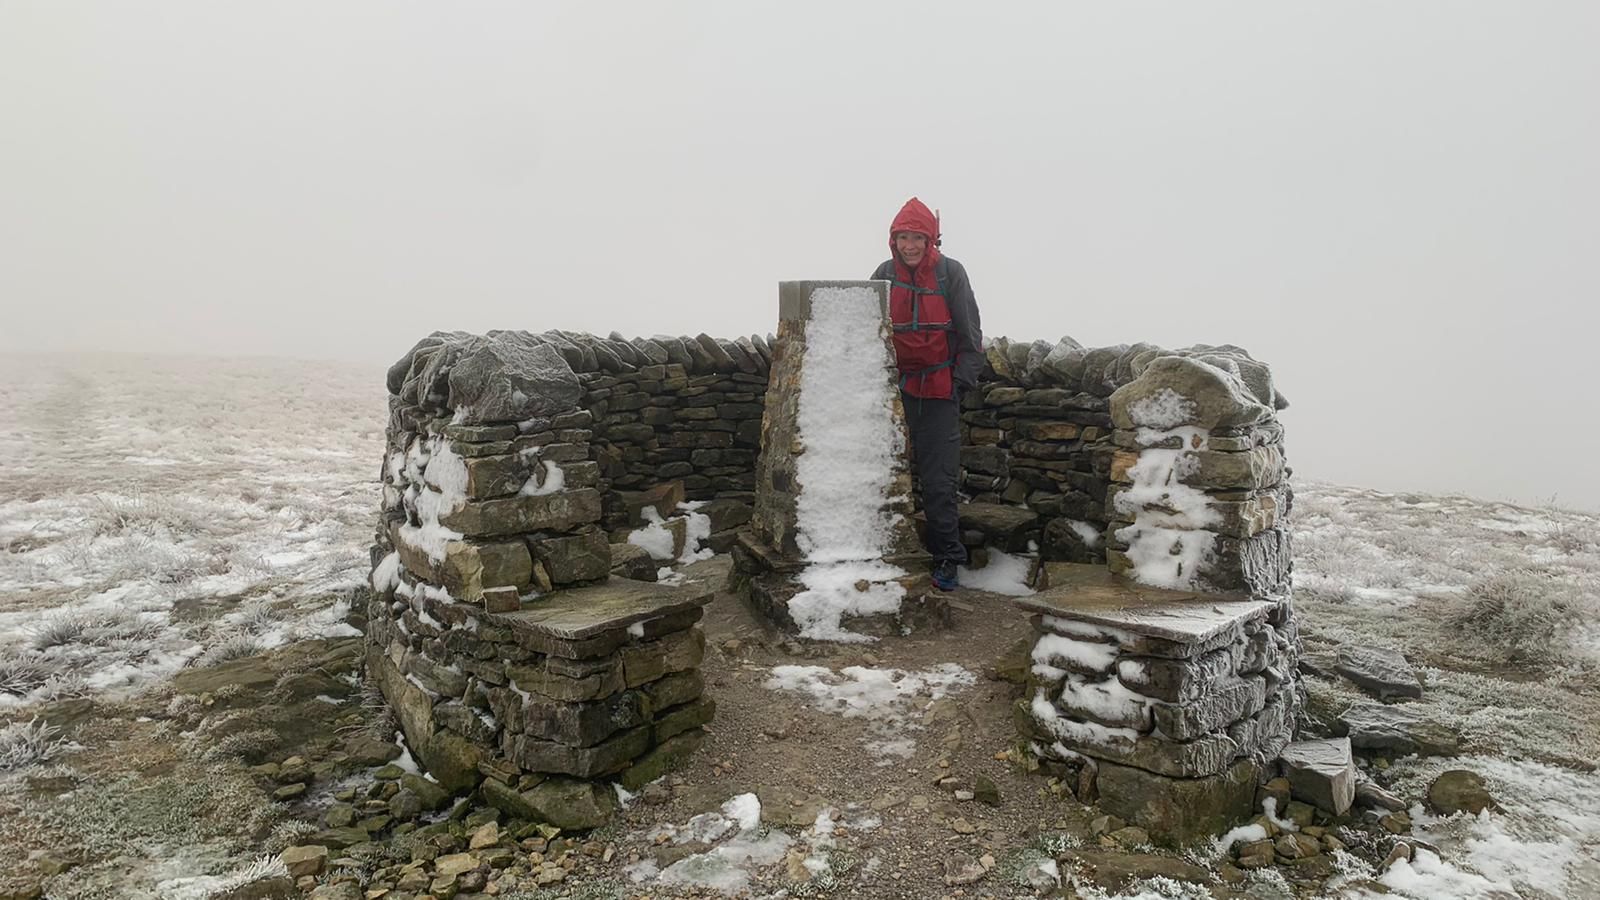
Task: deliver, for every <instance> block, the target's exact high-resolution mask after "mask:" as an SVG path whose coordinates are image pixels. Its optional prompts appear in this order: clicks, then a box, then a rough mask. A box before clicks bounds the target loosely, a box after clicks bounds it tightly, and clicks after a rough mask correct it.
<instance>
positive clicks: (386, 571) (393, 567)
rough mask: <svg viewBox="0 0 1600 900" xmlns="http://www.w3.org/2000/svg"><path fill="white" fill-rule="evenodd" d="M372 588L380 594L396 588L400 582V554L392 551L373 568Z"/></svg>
mask: <svg viewBox="0 0 1600 900" xmlns="http://www.w3.org/2000/svg"><path fill="white" fill-rule="evenodd" d="M371 582H372V589H373V590H374V591H377V592H378V593H380V594H383V593H387V592H389V591H392V590H394V589H395V588H396V587H398V586H399V584H400V554H398V553H395V552H393V551H391V552H390V553H388V554H387V555H385V556H384V558H383V559H381V560H379V561H378V564H377V565H376V566H374V567H373V568H372V578H371Z"/></svg>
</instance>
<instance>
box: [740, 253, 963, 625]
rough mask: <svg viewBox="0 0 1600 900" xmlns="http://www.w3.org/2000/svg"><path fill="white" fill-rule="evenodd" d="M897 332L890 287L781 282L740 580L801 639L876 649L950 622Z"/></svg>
mask: <svg viewBox="0 0 1600 900" xmlns="http://www.w3.org/2000/svg"><path fill="white" fill-rule="evenodd" d="M890 335H891V332H890V328H889V319H888V285H887V283H886V282H882V281H787V282H783V283H781V284H780V285H779V286H778V341H777V344H776V346H775V348H774V353H773V360H772V372H771V375H770V377H769V380H768V387H767V395H766V413H765V416H764V417H763V420H762V434H761V446H762V451H761V455H760V458H759V459H758V460H757V463H756V484H755V509H754V513H753V516H752V518H751V528H750V531H749V532H748V533H746V534H744V535H742V536H741V538H740V540H739V543H738V544H737V545H735V547H734V573H735V574H734V582H735V586H736V587H737V589H738V590H739V591H740V592H741V593H742V594H743V595H744V596H745V597H746V599H748V600H749V601H750V602H751V603H753V604H754V605H755V606H756V607H757V608H758V609H759V610H761V611H762V612H763V613H764V614H765V615H766V616H767V617H768V618H770V619H772V620H773V621H774V622H776V623H778V624H779V625H781V626H784V627H786V628H788V629H790V630H792V631H795V632H797V633H798V634H799V635H800V636H801V637H805V638H812V639H817V640H834V641H865V640H871V639H872V637H873V636H874V635H882V634H894V633H900V632H902V631H904V630H907V629H911V628H916V627H920V626H924V625H927V624H940V623H943V622H944V621H945V620H946V619H947V616H948V609H947V607H946V605H945V603H944V601H943V598H941V597H939V596H938V595H936V594H933V593H931V592H930V590H929V587H930V585H929V581H928V578H927V574H926V573H927V560H928V557H927V554H926V553H925V552H924V551H923V550H922V549H921V545H920V542H919V541H918V539H917V534H916V531H915V528H914V525H913V522H912V519H911V514H912V497H911V474H910V470H909V467H908V464H907V459H906V453H905V450H906V432H905V410H904V409H903V408H902V407H901V402H900V392H899V390H898V388H897V384H896V381H897V377H898V373H897V370H896V368H895V363H894V349H893V346H892V344H891V342H890ZM869 632H870V634H869Z"/></svg>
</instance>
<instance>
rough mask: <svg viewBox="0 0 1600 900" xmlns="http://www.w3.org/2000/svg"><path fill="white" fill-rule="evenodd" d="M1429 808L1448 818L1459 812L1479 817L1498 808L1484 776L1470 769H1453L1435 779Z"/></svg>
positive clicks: (1430, 788)
mask: <svg viewBox="0 0 1600 900" xmlns="http://www.w3.org/2000/svg"><path fill="white" fill-rule="evenodd" d="M1428 806H1429V807H1430V808H1432V809H1433V810H1434V811H1435V812H1438V813H1440V814H1441V815H1446V816H1448V815H1451V814H1452V813H1458V812H1466V813H1471V814H1472V815H1477V814H1478V813H1481V812H1483V811H1484V810H1486V809H1495V808H1496V804H1495V802H1494V795H1492V794H1490V793H1489V788H1488V785H1486V784H1484V781H1483V776H1482V775H1479V774H1478V773H1477V772H1473V771H1471V770H1469V769H1451V770H1450V771H1448V772H1445V773H1443V774H1441V775H1440V776H1439V777H1438V778H1435V779H1434V780H1433V783H1432V784H1430V785H1428Z"/></svg>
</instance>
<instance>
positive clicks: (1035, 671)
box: [1015, 564, 1299, 844]
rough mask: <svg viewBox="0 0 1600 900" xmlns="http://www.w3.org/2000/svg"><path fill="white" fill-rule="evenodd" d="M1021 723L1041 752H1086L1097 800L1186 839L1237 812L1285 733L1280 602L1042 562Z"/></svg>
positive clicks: (1287, 689) (1287, 664)
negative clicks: (1046, 585)
mask: <svg viewBox="0 0 1600 900" xmlns="http://www.w3.org/2000/svg"><path fill="white" fill-rule="evenodd" d="M1050 570H1051V571H1050V582H1051V584H1052V588H1051V590H1049V591H1046V592H1043V593H1040V594H1037V595H1034V596H1032V597H1025V598H1020V599H1018V600H1016V601H1015V602H1016V604H1017V605H1018V606H1020V607H1021V608H1023V609H1025V610H1027V611H1029V612H1031V613H1034V614H1035V615H1034V619H1033V621H1034V626H1035V628H1036V630H1037V632H1038V635H1039V638H1038V641H1037V643H1036V644H1035V646H1034V649H1033V653H1032V663H1033V668H1032V676H1031V680H1030V683H1029V688H1030V690H1029V696H1028V698H1027V699H1024V700H1021V701H1018V707H1017V722H1018V726H1019V728H1020V730H1021V731H1022V732H1023V734H1024V735H1025V736H1027V737H1028V738H1029V739H1030V740H1031V741H1033V746H1034V748H1035V750H1036V752H1038V753H1039V754H1040V755H1041V756H1044V757H1046V758H1052V759H1056V760H1062V761H1081V760H1083V759H1085V758H1087V759H1090V760H1094V761H1095V765H1096V766H1097V769H1098V776H1097V777H1098V783H1099V794H1100V798H1101V799H1100V803H1101V806H1102V807H1103V808H1104V809H1105V810H1106V811H1107V812H1111V813H1113V814H1115V815H1119V816H1121V817H1123V818H1125V819H1127V820H1129V821H1132V822H1135V823H1138V824H1139V825H1140V826H1141V827H1144V828H1146V829H1147V830H1148V831H1150V832H1151V834H1152V835H1153V836H1154V837H1156V838H1157V839H1158V840H1160V841H1162V842H1165V843H1172V844H1182V843H1188V842H1190V841H1193V840H1197V839H1199V838H1202V837H1206V836H1209V835H1215V834H1218V833H1220V832H1221V831H1223V830H1226V829H1227V828H1228V827H1229V826H1230V825H1232V824H1233V823H1234V822H1237V821H1239V820H1242V819H1244V818H1247V817H1248V816H1249V815H1250V814H1251V812H1252V808H1253V804H1254V798H1255V789H1256V785H1257V784H1258V782H1259V781H1261V780H1263V778H1262V776H1263V774H1264V773H1267V774H1270V764H1271V763H1272V761H1273V760H1274V759H1276V757H1277V756H1278V754H1279V753H1281V752H1282V750H1283V748H1284V747H1285V745H1287V744H1288V743H1289V741H1290V740H1291V739H1292V737H1293V732H1294V720H1295V714H1296V711H1297V710H1298V708H1299V698H1298V694H1297V692H1296V686H1295V682H1294V666H1295V660H1296V653H1295V647H1294V644H1293V643H1292V641H1291V640H1290V637H1289V635H1290V634H1292V631H1290V630H1289V629H1288V628H1287V627H1286V626H1288V625H1289V624H1290V618H1289V617H1290V608H1289V605H1288V603H1287V601H1282V602H1274V601H1270V600H1259V599H1252V598H1250V597H1248V596H1247V595H1243V594H1234V595H1217V594H1207V595H1197V594H1194V593H1191V592H1183V591H1170V590H1164V589H1159V588H1150V587H1147V586H1143V585H1138V584H1136V583H1132V582H1129V581H1127V580H1125V579H1121V578H1118V577H1117V576H1114V575H1112V574H1111V573H1110V572H1108V571H1107V570H1106V569H1105V568H1104V567H1101V566H1093V565H1072V564H1052V565H1051V567H1050Z"/></svg>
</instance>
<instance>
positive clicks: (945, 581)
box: [933, 559, 960, 591]
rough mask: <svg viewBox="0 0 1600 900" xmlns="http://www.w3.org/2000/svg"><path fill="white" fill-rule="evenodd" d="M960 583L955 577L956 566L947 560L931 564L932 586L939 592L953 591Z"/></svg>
mask: <svg viewBox="0 0 1600 900" xmlns="http://www.w3.org/2000/svg"><path fill="white" fill-rule="evenodd" d="M959 583H960V582H959V581H958V579H957V576H956V564H955V563H953V562H951V561H950V560H948V559H941V560H939V561H938V562H936V563H934V564H933V586H934V587H936V588H938V589H939V590H941V591H953V590H955V589H956V586H957V585H958V584H959Z"/></svg>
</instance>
